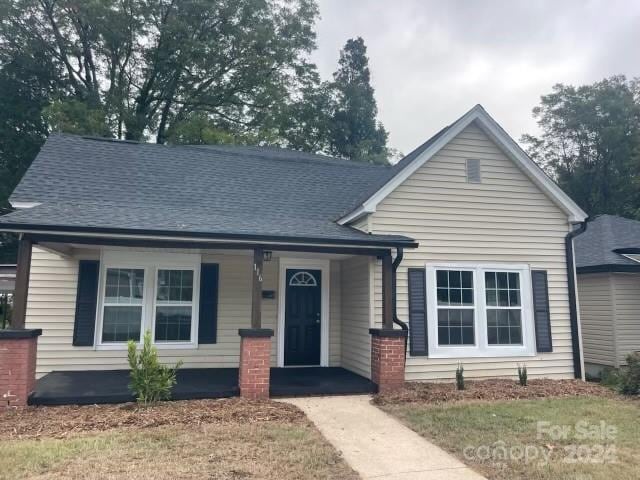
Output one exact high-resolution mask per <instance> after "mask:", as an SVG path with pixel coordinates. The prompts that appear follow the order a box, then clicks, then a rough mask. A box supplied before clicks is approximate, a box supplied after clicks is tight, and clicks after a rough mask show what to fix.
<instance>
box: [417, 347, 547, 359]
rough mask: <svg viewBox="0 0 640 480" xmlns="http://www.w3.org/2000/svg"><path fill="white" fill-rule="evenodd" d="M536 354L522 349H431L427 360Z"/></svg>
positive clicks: (529, 355)
mask: <svg viewBox="0 0 640 480" xmlns="http://www.w3.org/2000/svg"><path fill="white" fill-rule="evenodd" d="M535 356H536V352H532V351H530V350H528V349H527V350H525V349H523V348H504V347H500V348H495V349H494V347H489V348H487V349H482V350H478V349H477V348H470V349H468V350H466V349H464V348H463V347H462V348H455V350H454V349H451V350H450V351H446V349H443V348H442V347H440V348H433V347H430V349H429V358H444V359H446V358H450V359H459V358H496V357H535Z"/></svg>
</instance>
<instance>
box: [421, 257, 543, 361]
mask: <svg viewBox="0 0 640 480" xmlns="http://www.w3.org/2000/svg"><path fill="white" fill-rule="evenodd" d="M436 270H467V271H469V270H471V271H473V272H474V275H473V277H474V285H473V288H474V292H473V297H474V303H475V314H474V329H475V332H474V340H475V345H453V346H447V345H438V304H437V298H436V288H437V287H436ZM485 271H498V272H516V273H519V274H520V295H521V304H522V345H489V344H488V339H487V314H486V311H487V306H486V297H485V282H484V272H485ZM425 272H426V273H425V275H426V279H425V280H426V282H425V285H426V288H427V292H426V294H427V319H428V320H427V332H428V341H429V357H432V358H472V357H525V356H534V355H535V329H534V321H533V296H532V290H531V269H530V267H529V265H520V264H518V265H516V264H495V263H493V264H492V263H427V264H425Z"/></svg>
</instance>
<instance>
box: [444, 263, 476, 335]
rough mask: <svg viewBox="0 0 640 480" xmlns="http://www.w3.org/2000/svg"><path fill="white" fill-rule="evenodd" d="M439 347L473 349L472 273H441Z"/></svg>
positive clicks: (457, 271)
mask: <svg viewBox="0 0 640 480" xmlns="http://www.w3.org/2000/svg"><path fill="white" fill-rule="evenodd" d="M436 282H437V297H438V344H439V345H473V344H474V343H475V340H474V337H475V335H474V325H473V315H474V308H475V307H474V300H473V272H470V271H462V270H438V271H437V272H436Z"/></svg>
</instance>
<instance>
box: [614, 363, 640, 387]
mask: <svg viewBox="0 0 640 480" xmlns="http://www.w3.org/2000/svg"><path fill="white" fill-rule="evenodd" d="M618 391H619V392H620V393H623V394H625V395H638V394H639V393H640V353H639V352H636V353H631V354H629V355H627V366H626V367H625V368H623V369H622V370H621V371H620V374H619V383H618Z"/></svg>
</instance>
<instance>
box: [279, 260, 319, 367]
mask: <svg viewBox="0 0 640 480" xmlns="http://www.w3.org/2000/svg"><path fill="white" fill-rule="evenodd" d="M279 263H280V265H279V272H278V276H279V281H278V283H279V292H278V326H277V338H278V346H277V362H278V367H285V364H284V319H285V309H286V297H285V296H286V291H287V270H289V269H305V268H308V269H310V270H320V271H321V272H322V278H321V280H320V288H321V289H322V290H321V295H322V297H321V301H320V366H321V367H328V366H329V321H330V320H329V318H330V317H329V309H330V305H329V303H330V302H329V299H330V291H329V289H330V285H331V282H330V275H331V262H330V261H329V260H319V259H303V258H280V261H279ZM296 367H298V365H296V366H293V365H292V366H290V368H296Z"/></svg>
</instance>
